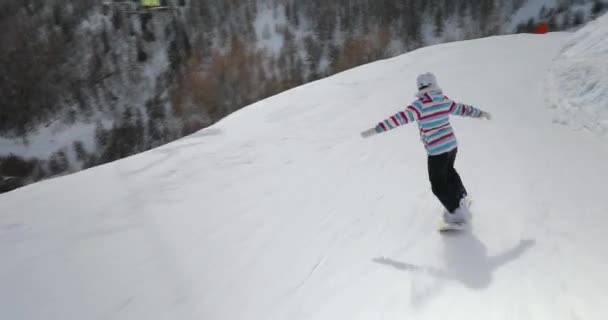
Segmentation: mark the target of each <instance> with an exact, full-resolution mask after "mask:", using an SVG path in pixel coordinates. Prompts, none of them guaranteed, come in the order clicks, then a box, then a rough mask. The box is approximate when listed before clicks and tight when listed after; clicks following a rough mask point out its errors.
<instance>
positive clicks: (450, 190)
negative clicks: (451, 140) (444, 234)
mask: <svg viewBox="0 0 608 320" xmlns="http://www.w3.org/2000/svg"><path fill="white" fill-rule="evenodd" d="M457 152H458V149H454V150H452V151H450V152H446V153H442V154H438V155H436V156H429V157H428V169H429V180H431V188H432V190H433V193H434V194H435V196H437V198H438V199H439V201H441V204H443V206H444V207H445V208H446V209H447V210H448V211H449V212H454V210H456V209H457V208H458V207H459V206H460V199H462V198H463V197H464V196H466V195H467V190H466V189H465V188H464V185H462V181H461V180H460V176H459V175H458V172H456V169H454V161H456V153H457Z"/></svg>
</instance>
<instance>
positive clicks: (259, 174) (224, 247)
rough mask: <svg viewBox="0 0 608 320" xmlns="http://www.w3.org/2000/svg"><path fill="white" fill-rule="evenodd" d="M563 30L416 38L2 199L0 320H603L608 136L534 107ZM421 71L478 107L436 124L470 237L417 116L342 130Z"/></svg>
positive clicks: (399, 93)
mask: <svg viewBox="0 0 608 320" xmlns="http://www.w3.org/2000/svg"><path fill="white" fill-rule="evenodd" d="M602 23H603V24H595V26H596V27H597V28H600V27H601V28H605V27H606V25H605V23H606V22H605V19H604V20H602ZM571 37H572V35H571V34H565V33H560V34H549V35H516V36H506V37H493V38H486V39H481V40H475V41H467V42H458V43H451V44H447V45H440V46H434V47H428V48H424V49H421V50H417V51H415V52H412V53H410V54H406V55H402V56H400V57H397V58H394V59H389V60H384V61H380V62H376V63H373V64H369V65H365V66H362V67H359V68H356V69H354V70H351V71H348V72H344V73H341V74H338V75H336V76H333V77H331V78H328V79H325V80H321V81H318V82H314V83H310V84H307V85H305V86H302V87H299V88H296V89H294V90H290V91H288V92H285V93H283V94H280V95H278V96H275V97H273V98H270V99H267V100H264V101H261V102H259V103H256V104H254V105H252V106H250V107H248V108H245V109H243V110H242V111H239V112H237V113H234V114H232V115H231V116H229V117H228V118H226V119H225V120H223V121H221V122H220V123H218V124H216V125H215V126H213V127H211V128H208V129H206V130H203V131H200V132H198V133H197V134H194V135H192V136H189V137H187V138H184V139H181V140H179V141H177V142H174V143H171V144H169V145H166V146H164V147H161V148H158V149H155V150H151V151H149V152H146V153H143V154H140V155H136V156H133V157H130V158H127V159H124V160H122V161H118V162H115V163H111V164H108V165H104V166H101V167H97V168H93V169H90V170H86V171H83V172H80V173H78V174H74V175H71V176H65V177H62V178H58V179H54V180H50V181H46V182H42V183H38V184H34V185H30V186H27V187H25V188H22V189H19V190H17V191H15V192H11V193H7V194H4V195H0V256H1V257H3V260H2V263H0V283H1V285H0V319H11V320H15V319H62V320H66V319H75V320H81V319H146V320H151V319H209V320H210V319H217V320H232V319H247V320H251V319H290V320H298V319H331V320H335V319H350V320H354V319H432V320H436V319H451V320H457V319H467V320H470V319H483V320H490V319H535V320H538V319H548V320H549V319H550V320H558V319H598V320H599V319H605V317H606V314H608V304H607V303H606V301H608V273H607V272H606V270H607V268H608V250H606V246H605V240H604V239H605V237H606V226H607V225H608V214H607V213H608V201H607V200H606V178H607V177H608V169H607V168H606V163H608V147H607V145H606V143H605V142H603V141H602V140H600V139H598V138H597V136H596V135H593V134H591V133H589V132H586V131H581V130H578V131H577V130H573V129H572V127H570V126H563V125H558V124H555V123H554V122H553V113H554V111H555V110H552V109H550V108H547V106H546V103H545V101H546V100H547V98H548V97H547V94H549V93H547V91H545V89H546V88H545V85H544V80H543V79H545V77H546V76H547V74H548V73H547V71H548V70H549V69H550V68H551V65H552V63H553V62H552V57H555V56H557V55H558V53H560V52H562V53H561V54H563V49H562V48H563V47H564V45H565V44H566V43H568V41H569V40H570V39H571ZM426 71H433V72H435V73H436V75H437V76H438V79H439V83H440V85H441V86H442V87H443V88H444V90H445V93H446V94H447V95H448V96H449V97H450V98H452V99H455V100H458V101H462V102H465V103H469V104H473V105H475V106H477V107H479V108H481V109H483V110H486V111H489V112H491V113H492V115H493V116H494V119H493V120H491V121H484V120H477V119H462V118H454V119H453V126H454V127H455V130H456V134H457V136H458V138H459V142H460V148H459V155H458V159H457V163H456V165H457V168H458V170H459V171H460V174H461V176H462V178H463V180H464V183H465V185H466V186H467V188H468V189H469V192H470V194H471V195H472V196H473V198H474V204H473V207H472V212H473V215H474V217H473V222H472V224H473V230H472V232H471V233H469V234H466V233H465V234H460V235H456V236H442V235H440V234H439V233H438V232H437V231H436V228H437V224H438V222H439V219H440V216H441V211H442V209H441V207H440V205H439V203H438V201H437V200H436V199H435V198H434V196H433V195H432V193H431V191H430V186H429V183H428V181H427V171H426V155H425V152H424V148H423V147H422V145H421V144H420V142H419V138H418V134H417V128H416V126H415V125H411V126H408V127H404V128H398V129H396V130H393V131H391V132H389V133H385V134H383V135H378V136H375V137H373V138H370V139H366V140H364V139H361V138H360V136H359V132H360V131H362V130H364V129H367V128H368V127H371V126H373V125H375V123H376V122H377V121H379V120H381V119H383V118H385V117H386V116H389V115H391V114H392V113H394V112H396V111H399V110H400V109H401V108H403V107H405V106H406V105H407V104H408V103H409V102H411V100H412V98H413V91H414V89H415V88H414V81H415V76H416V75H417V74H418V73H420V72H426ZM573 81H584V79H580V78H575V79H573Z"/></svg>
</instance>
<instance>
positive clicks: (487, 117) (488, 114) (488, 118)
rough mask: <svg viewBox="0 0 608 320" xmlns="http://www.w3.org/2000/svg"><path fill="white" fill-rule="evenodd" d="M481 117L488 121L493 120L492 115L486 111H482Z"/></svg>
mask: <svg viewBox="0 0 608 320" xmlns="http://www.w3.org/2000/svg"><path fill="white" fill-rule="evenodd" d="M479 117H480V118H482V119H486V120H492V115H491V114H490V113H489V112H486V111H482V112H481V115H480V116H479Z"/></svg>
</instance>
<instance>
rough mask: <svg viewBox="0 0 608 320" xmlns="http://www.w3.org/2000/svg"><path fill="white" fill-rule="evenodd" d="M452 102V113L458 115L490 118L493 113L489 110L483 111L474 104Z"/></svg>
mask: <svg viewBox="0 0 608 320" xmlns="http://www.w3.org/2000/svg"><path fill="white" fill-rule="evenodd" d="M450 101H451V102H452V106H451V107H450V113H451V114H453V115H456V116H462V117H471V118H485V119H488V120H490V118H491V115H490V114H489V113H488V112H485V111H481V110H479V109H477V108H475V107H473V106H470V105H466V104H463V103H459V102H454V101H452V100H450Z"/></svg>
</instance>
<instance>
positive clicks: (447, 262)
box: [373, 232, 535, 304]
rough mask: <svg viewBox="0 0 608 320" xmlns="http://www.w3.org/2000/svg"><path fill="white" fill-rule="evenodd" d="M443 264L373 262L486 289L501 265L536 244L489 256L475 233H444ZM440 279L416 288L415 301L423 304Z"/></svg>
mask: <svg viewBox="0 0 608 320" xmlns="http://www.w3.org/2000/svg"><path fill="white" fill-rule="evenodd" d="M442 238H443V242H444V251H443V258H444V267H443V268H435V267H429V266H419V265H415V264H411V263H406V262H400V261H397V260H393V259H391V258H387V257H380V258H375V259H373V261H374V262H376V263H379V264H383V265H386V266H390V267H393V268H395V269H398V270H401V271H406V272H412V273H421V274H427V275H429V276H431V277H434V278H436V280H448V281H457V282H460V283H462V284H463V285H464V286H465V287H467V288H470V289H475V290H483V289H487V288H488V287H489V286H490V284H491V282H492V274H493V273H494V271H496V270H497V269H498V268H500V267H501V266H503V265H505V264H507V263H509V262H511V261H513V260H515V259H517V258H519V257H520V256H521V255H522V254H523V253H524V252H525V251H526V250H527V249H528V248H530V247H531V246H533V245H534V243H535V242H534V240H529V239H525V240H521V241H520V242H519V243H518V244H517V245H515V246H513V247H512V248H511V249H508V250H506V251H504V252H503V253H501V254H499V255H496V256H491V257H489V256H488V255H487V249H486V246H485V245H484V244H483V243H482V242H481V241H480V240H479V239H478V238H477V237H476V236H475V235H474V234H472V233H470V232H465V233H459V234H445V235H443V236H442ZM440 287H441V282H440V281H435V282H434V283H433V284H432V286H430V288H426V289H424V290H422V291H420V290H417V291H418V292H415V294H414V295H413V296H412V299H413V300H412V303H413V304H420V303H422V302H424V300H426V299H428V298H430V296H431V295H433V294H434V293H436V292H438V291H439V290H440Z"/></svg>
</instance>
